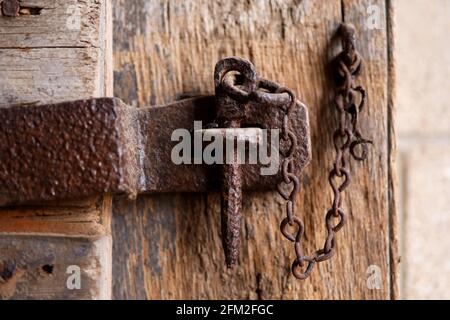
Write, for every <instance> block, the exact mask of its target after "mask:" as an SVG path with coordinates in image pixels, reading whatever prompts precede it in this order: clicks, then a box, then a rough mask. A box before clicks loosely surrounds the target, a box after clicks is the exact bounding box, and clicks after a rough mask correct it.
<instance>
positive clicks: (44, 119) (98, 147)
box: [0, 95, 310, 206]
mask: <svg viewBox="0 0 450 320" xmlns="http://www.w3.org/2000/svg"><path fill="white" fill-rule="evenodd" d="M215 105H216V99H215V96H213V95H211V96H201V97H195V98H190V99H185V100H181V101H177V102H174V103H172V104H168V105H163V106H154V107H147V108H141V109H137V108H132V107H129V106H127V105H126V104H124V103H123V102H122V101H121V100H120V99H117V98H99V99H90V100H80V101H72V102H64V103H59V104H48V105H40V106H27V105H24V106H13V107H10V108H3V109H0V123H1V126H0V206H6V205H20V204H28V203H32V202H43V201H54V200H65V199H78V198H84V197H89V196H93V195H100V194H137V193H159V192H164V193H167V192H206V191H213V190H219V188H220V180H221V175H220V165H206V164H199V165H194V164H192V165H188V164H181V165H176V164H174V163H173V162H172V161H171V150H172V148H173V147H174V145H175V144H176V142H173V141H171V135H172V132H173V130H175V129H178V128H186V129H188V130H193V124H194V121H202V122H203V123H204V124H207V123H211V122H212V121H213V120H214V119H215V117H216V114H215ZM298 106H299V107H298V108H297V109H296V111H295V114H294V118H295V121H294V123H293V129H294V131H295V132H296V134H297V135H298V136H299V137H305V138H304V139H301V140H302V141H301V144H300V148H299V149H300V151H299V154H298V157H296V159H297V160H296V161H297V162H296V165H295V167H296V169H297V170H298V173H299V172H300V171H301V170H302V169H303V168H304V167H305V165H306V164H307V163H308V162H309V159H310V151H309V148H310V143H309V135H308V134H307V133H308V132H309V129H308V116H307V110H306V108H305V107H304V106H303V105H302V104H300V103H299V105H298ZM282 120H283V115H282V112H281V111H280V110H279V109H277V108H263V107H261V106H260V105H258V104H257V103H250V104H249V106H248V108H247V118H246V121H245V123H242V126H243V127H245V126H257V127H260V128H267V129H269V128H280V127H281V125H282ZM259 169H260V166H259V165H249V164H245V165H242V185H243V189H244V190H270V189H276V184H277V181H279V179H280V175H279V174H277V175H274V176H261V175H260V170H259Z"/></svg>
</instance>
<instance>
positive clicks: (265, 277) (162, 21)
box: [113, 0, 394, 299]
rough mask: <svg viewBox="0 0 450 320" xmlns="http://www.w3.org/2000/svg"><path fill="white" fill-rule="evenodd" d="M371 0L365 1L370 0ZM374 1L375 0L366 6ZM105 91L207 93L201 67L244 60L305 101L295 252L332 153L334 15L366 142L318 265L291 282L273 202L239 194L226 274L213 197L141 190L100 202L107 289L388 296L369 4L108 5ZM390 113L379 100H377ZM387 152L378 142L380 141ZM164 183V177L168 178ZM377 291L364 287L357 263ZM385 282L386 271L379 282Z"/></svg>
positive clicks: (379, 92) (318, 229)
mask: <svg viewBox="0 0 450 320" xmlns="http://www.w3.org/2000/svg"><path fill="white" fill-rule="evenodd" d="M372 2H373V1H372ZM375 2H376V4H378V5H380V6H381V8H382V19H384V22H383V23H384V26H386V21H387V20H388V17H387V16H386V11H385V10H386V7H385V1H382V0H380V1H375ZM114 4H115V7H114V18H115V26H114V41H115V52H114V62H115V67H114V68H115V94H116V95H117V96H119V97H120V98H123V99H124V100H125V101H126V102H128V103H130V104H132V105H135V106H137V107H141V106H145V105H150V104H155V103H164V102H169V101H172V100H174V99H177V98H178V97H180V96H184V95H196V94H203V93H212V92H213V77H212V76H213V70H214V64H215V62H216V61H217V60H218V59H220V58H222V57H225V56H229V55H239V56H243V57H245V58H248V59H250V60H251V61H252V62H253V63H254V64H255V65H256V68H257V70H258V71H259V73H260V74H261V75H262V76H264V77H266V78H269V79H272V80H275V81H277V82H279V83H281V84H283V85H286V86H288V87H290V88H292V89H293V90H294V92H296V93H297V95H298V96H299V97H300V99H302V100H303V101H304V102H305V103H306V105H307V106H308V107H309V115H310V126H311V138H312V150H313V157H312V159H313V160H312V162H311V164H310V165H309V167H308V168H307V170H306V171H305V174H304V176H303V179H302V180H303V183H302V184H303V185H302V192H301V194H302V195H301V196H300V197H299V199H298V200H297V203H296V208H297V212H298V213H299V215H300V216H301V217H302V219H303V220H304V221H305V224H306V240H305V246H306V249H307V250H308V251H311V250H315V249H317V248H318V247H320V246H322V245H323V239H324V236H325V227H324V215H325V213H326V210H327V208H328V207H329V206H330V204H331V191H330V190H329V187H328V185H327V172H328V170H329V169H330V167H331V164H332V161H333V157H334V152H333V148H332V144H331V134H332V131H333V130H334V128H335V127H336V123H337V122H336V114H335V112H334V106H333V104H332V98H333V95H334V87H333V84H332V82H331V80H330V79H331V77H330V74H329V69H328V64H329V62H330V61H331V59H332V57H334V55H335V54H336V53H337V52H338V50H340V47H339V43H338V42H337V41H336V38H335V32H336V30H337V28H338V26H339V24H340V23H341V22H342V21H343V19H344V16H345V19H346V20H348V21H351V22H353V23H355V25H356V26H357V29H358V49H360V50H361V52H362V54H363V56H364V58H365V59H366V69H365V72H364V76H363V77H362V79H361V83H362V84H364V85H365V86H366V87H367V89H368V91H369V96H370V100H369V107H368V110H367V112H366V115H365V116H364V118H363V119H362V121H363V128H364V130H365V132H367V135H368V136H370V137H372V138H374V139H375V140H376V141H377V144H376V146H375V147H374V148H373V149H372V151H371V153H370V157H369V160H368V161H367V162H366V163H364V164H354V165H353V166H352V170H353V171H354V176H355V179H354V180H353V184H352V186H351V187H350V191H349V194H348V195H347V196H346V197H345V202H344V203H345V204H344V207H345V208H346V210H347V213H348V216H349V219H348V220H349V221H348V224H347V226H346V227H345V229H344V230H343V232H342V233H341V234H340V235H339V236H338V241H339V245H338V250H337V254H336V256H335V257H334V258H333V260H332V261H329V262H324V263H322V264H319V266H318V267H317V268H316V270H315V272H314V273H313V275H312V277H311V278H310V279H309V280H307V281H304V282H300V281H298V280H296V279H295V278H293V277H292V276H291V274H290V265H291V263H292V259H293V258H294V252H293V248H292V245H291V244H290V243H287V242H286V241H285V240H284V239H283V237H282V236H281V235H280V233H279V227H278V226H279V222H280V220H281V219H282V215H283V213H282V209H283V207H284V204H283V202H282V201H281V199H280V198H279V197H278V196H277V194H276V193H275V192H266V193H247V194H245V196H244V203H243V215H244V223H243V227H242V235H243V241H242V253H241V257H240V265H239V266H238V267H237V268H235V269H233V270H227V269H226V267H225V263H224V258H223V253H222V248H221V240H220V226H219V223H220V215H219V214H220V208H219V205H220V201H219V200H220V197H219V195H218V194H212V193H208V194H195V195H192V194H176V195H153V196H142V197H140V198H139V199H138V201H137V202H136V203H130V202H127V201H124V200H116V201H115V202H114V215H113V234H114V238H115V241H114V246H113V256H114V260H115V261H116V263H114V265H113V275H114V284H113V295H114V298H120V299H124V298H128V299H161V298H162V299H165V298H178V299H179V298H188V299H207V298H217V299H220V298H222V299H233V298H240V299H388V298H390V297H391V290H392V289H391V288H392V285H391V284H390V281H391V278H392V277H391V273H392V272H394V271H393V269H392V268H391V263H392V262H391V261H390V258H389V257H390V251H389V249H390V243H391V240H390V232H391V233H392V230H390V227H391V225H390V219H391V218H392V215H390V213H389V208H390V203H389V201H390V200H389V199H391V198H392V196H390V195H389V190H390V188H391V186H390V183H391V181H390V180H389V179H390V178H389V174H388V166H389V165H390V164H389V162H390V159H391V156H392V154H391V153H392V147H389V146H388V137H389V134H392V131H391V127H390V126H392V124H391V123H390V122H389V121H388V114H387V113H388V98H389V90H390V86H391V85H392V83H389V82H388V77H389V74H388V70H387V67H386V66H387V65H388V63H389V57H388V55H387V49H386V48H387V44H388V36H387V31H386V28H384V29H382V30H378V31H376V32H375V33H374V34H369V32H368V31H367V30H366V29H365V27H364V22H365V20H364V19H365V18H366V17H367V14H366V9H367V6H368V5H369V1H345V0H342V1H339V0H334V1H313V0H309V1H308V0H303V1H296V0H284V1H270V0H267V1H245V2H243V1H237V0H235V1H227V2H223V1H203V0H197V1H194V0H191V1H183V2H181V1H174V2H172V1H165V0H159V1H144V0H138V1H134V2H133V3H130V2H128V1H125V0H114ZM391 107H392V105H391ZM389 148H391V149H389ZM167 179H176V177H170V176H168V177H167ZM371 266H375V268H376V270H377V271H379V277H380V288H379V289H370V288H369V287H368V285H367V281H368V278H369V277H370V276H371V274H368V272H371V271H370V270H372V269H370V267H371ZM392 279H393V278H392Z"/></svg>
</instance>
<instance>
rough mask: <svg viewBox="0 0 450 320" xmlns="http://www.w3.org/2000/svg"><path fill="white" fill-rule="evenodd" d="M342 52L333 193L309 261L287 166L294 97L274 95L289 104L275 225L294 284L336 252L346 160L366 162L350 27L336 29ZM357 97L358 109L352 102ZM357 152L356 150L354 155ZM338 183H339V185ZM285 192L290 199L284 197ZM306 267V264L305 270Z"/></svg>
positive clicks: (294, 181) (357, 60)
mask: <svg viewBox="0 0 450 320" xmlns="http://www.w3.org/2000/svg"><path fill="white" fill-rule="evenodd" d="M341 37H342V47H343V51H342V52H341V54H340V55H338V57H337V58H336V70H335V71H336V73H337V80H338V88H337V93H336V97H335V100H334V102H335V105H336V108H337V110H338V112H339V126H338V128H337V130H336V131H335V132H334V133H333V137H332V138H333V144H334V148H335V152H336V157H335V161H334V164H333V168H332V169H331V171H330V173H329V176H328V181H329V184H330V187H331V189H332V191H333V203H332V206H331V208H330V209H329V210H328V212H327V214H326V216H325V225H326V230H327V237H326V239H325V243H324V245H323V248H322V249H319V250H317V251H316V252H314V253H313V254H312V255H311V256H306V255H304V253H303V248H302V237H303V234H304V231H305V230H304V229H305V228H304V224H303V221H302V220H301V219H300V218H298V217H297V216H296V215H295V199H296V197H297V194H298V192H299V190H300V183H299V179H298V178H297V177H296V176H295V174H294V167H293V163H294V162H293V160H294V156H295V151H296V142H297V140H296V137H295V135H294V134H293V132H292V131H291V129H290V127H289V122H290V121H289V120H290V119H289V115H290V112H291V110H292V109H293V107H294V106H295V104H296V98H295V96H294V94H293V93H292V92H291V91H289V90H287V89H285V88H281V89H279V90H278V92H287V93H288V94H289V95H290V97H291V103H290V104H289V106H288V107H287V108H286V109H285V111H284V112H285V113H284V118H283V126H282V129H281V137H282V139H283V140H284V141H287V142H288V143H289V145H290V148H288V152H283V151H281V148H280V154H281V155H282V159H283V160H282V165H281V173H282V179H281V182H280V183H279V185H278V192H279V194H280V195H281V196H282V197H283V199H285V200H286V218H284V219H283V220H282V221H281V224H280V230H281V233H282V234H283V236H284V237H285V238H286V239H288V240H289V241H291V242H293V243H294V249H295V255H296V259H295V260H294V262H293V263H292V274H293V275H294V276H295V277H296V278H298V279H301V280H303V279H306V278H308V277H309V276H310V274H311V272H312V270H313V268H314V266H315V264H316V263H318V262H322V261H326V260H328V259H330V258H332V257H333V255H334V254H335V251H336V243H337V242H336V234H337V233H338V232H339V231H340V230H341V229H342V228H343V227H344V225H345V223H346V214H345V212H344V210H343V209H342V193H343V192H344V190H345V189H346V188H347V187H348V186H349V184H350V182H351V177H352V176H351V172H350V168H349V157H350V155H351V156H352V157H353V158H354V159H355V160H358V161H363V160H365V159H366V157H367V153H368V144H371V143H372V141H370V140H367V139H364V138H363V137H362V134H361V132H360V129H359V126H358V125H359V123H358V117H359V114H360V112H361V111H362V109H363V107H364V105H365V101H366V91H365V89H364V88H363V87H362V86H355V78H356V77H357V76H359V75H360V73H361V71H362V66H363V60H362V58H361V56H360V54H359V53H358V52H357V51H356V49H355V30H354V28H353V27H352V26H351V25H343V26H342V27H341ZM358 95H359V96H360V99H359V103H358V102H357V96H358ZM358 147H361V151H360V154H358ZM339 181H342V182H341V183H339ZM289 187H290V188H291V191H290V193H286V192H285V191H284V189H285V188H289ZM289 227H291V228H292V227H295V228H296V232H295V233H292V232H289V230H288V229H289ZM306 263H307V264H306Z"/></svg>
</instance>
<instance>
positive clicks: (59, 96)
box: [0, 0, 113, 299]
mask: <svg viewBox="0 0 450 320" xmlns="http://www.w3.org/2000/svg"><path fill="white" fill-rule="evenodd" d="M21 5H22V6H28V7H39V8H41V7H42V8H43V9H42V10H41V11H40V15H22V16H19V17H15V18H7V17H3V16H0V39H2V41H1V43H0V107H4V106H7V105H10V104H16V103H17V104H19V103H31V102H35V103H51V102H59V101H63V100H75V99H82V98H91V97H98V96H105V95H112V78H113V77H112V33H111V31H112V22H111V20H112V12H111V6H110V1H109V0H87V1H82V2H81V1H71V0H70V1H63V0H58V1H47V0H33V1H21ZM72 5H76V6H77V7H79V8H80V10H81V20H80V29H79V30H72V29H70V28H67V25H66V24H65V22H66V21H69V20H70V19H72V18H73V11H72V10H70V6H72ZM18 161H20V159H18ZM0 221H1V222H0V262H2V261H3V262H5V261H6V262H8V263H9V264H10V265H11V263H12V262H16V263H17V266H18V269H17V270H18V273H17V274H20V276H17V277H19V278H20V279H18V278H17V279H16V278H14V277H13V278H12V279H15V280H14V281H12V280H11V279H6V278H5V275H7V274H8V272H7V271H8V270H7V269H5V264H3V265H2V266H1V268H0V295H1V298H15V299H26V298H34V299H51V298H61V299H62V298H64V299H65V298H91V299H104V298H109V297H110V296H111V246H112V244H111V234H110V233H111V232H110V230H111V229H110V223H111V197H110V196H105V197H101V198H94V199H82V200H74V201H69V202H64V203H54V204H51V205H50V204H45V205H33V206H28V207H22V208H13V207H11V208H4V209H1V210H0ZM40 261H42V262H43V265H45V264H50V263H51V264H52V265H53V268H54V272H55V273H54V275H52V276H51V277H46V276H45V277H39V276H36V275H37V274H38V273H39V272H38V271H37V269H36V268H38V267H39V263H40ZM44 262H45V263H44ZM68 264H76V265H79V266H80V268H81V272H82V275H84V276H86V277H87V278H86V279H88V280H87V281H86V282H85V283H84V285H83V286H82V288H81V290H69V291H68V290H66V289H65V288H66V287H65V280H64V277H67V276H65V275H64V272H65V271H64V268H66V265H68ZM5 272H6V273H5ZM16 280H17V281H16ZM63 280H64V281H63Z"/></svg>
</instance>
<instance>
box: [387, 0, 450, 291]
mask: <svg viewBox="0 0 450 320" xmlns="http://www.w3.org/2000/svg"><path fill="white" fill-rule="evenodd" d="M395 7H396V24H397V28H396V33H397V34H396V43H397V54H396V55H397V102H398V103H397V106H398V109H397V134H398V135H397V137H398V141H397V142H398V149H399V154H398V170H399V171H398V172H399V176H398V177H399V187H400V188H399V189H400V194H399V195H400V198H399V201H398V203H399V208H398V209H399V216H400V230H401V233H400V243H401V248H400V249H401V250H400V252H401V255H402V260H401V261H402V263H401V283H400V285H401V297H402V298H404V299H450V0H396V2H395Z"/></svg>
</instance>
